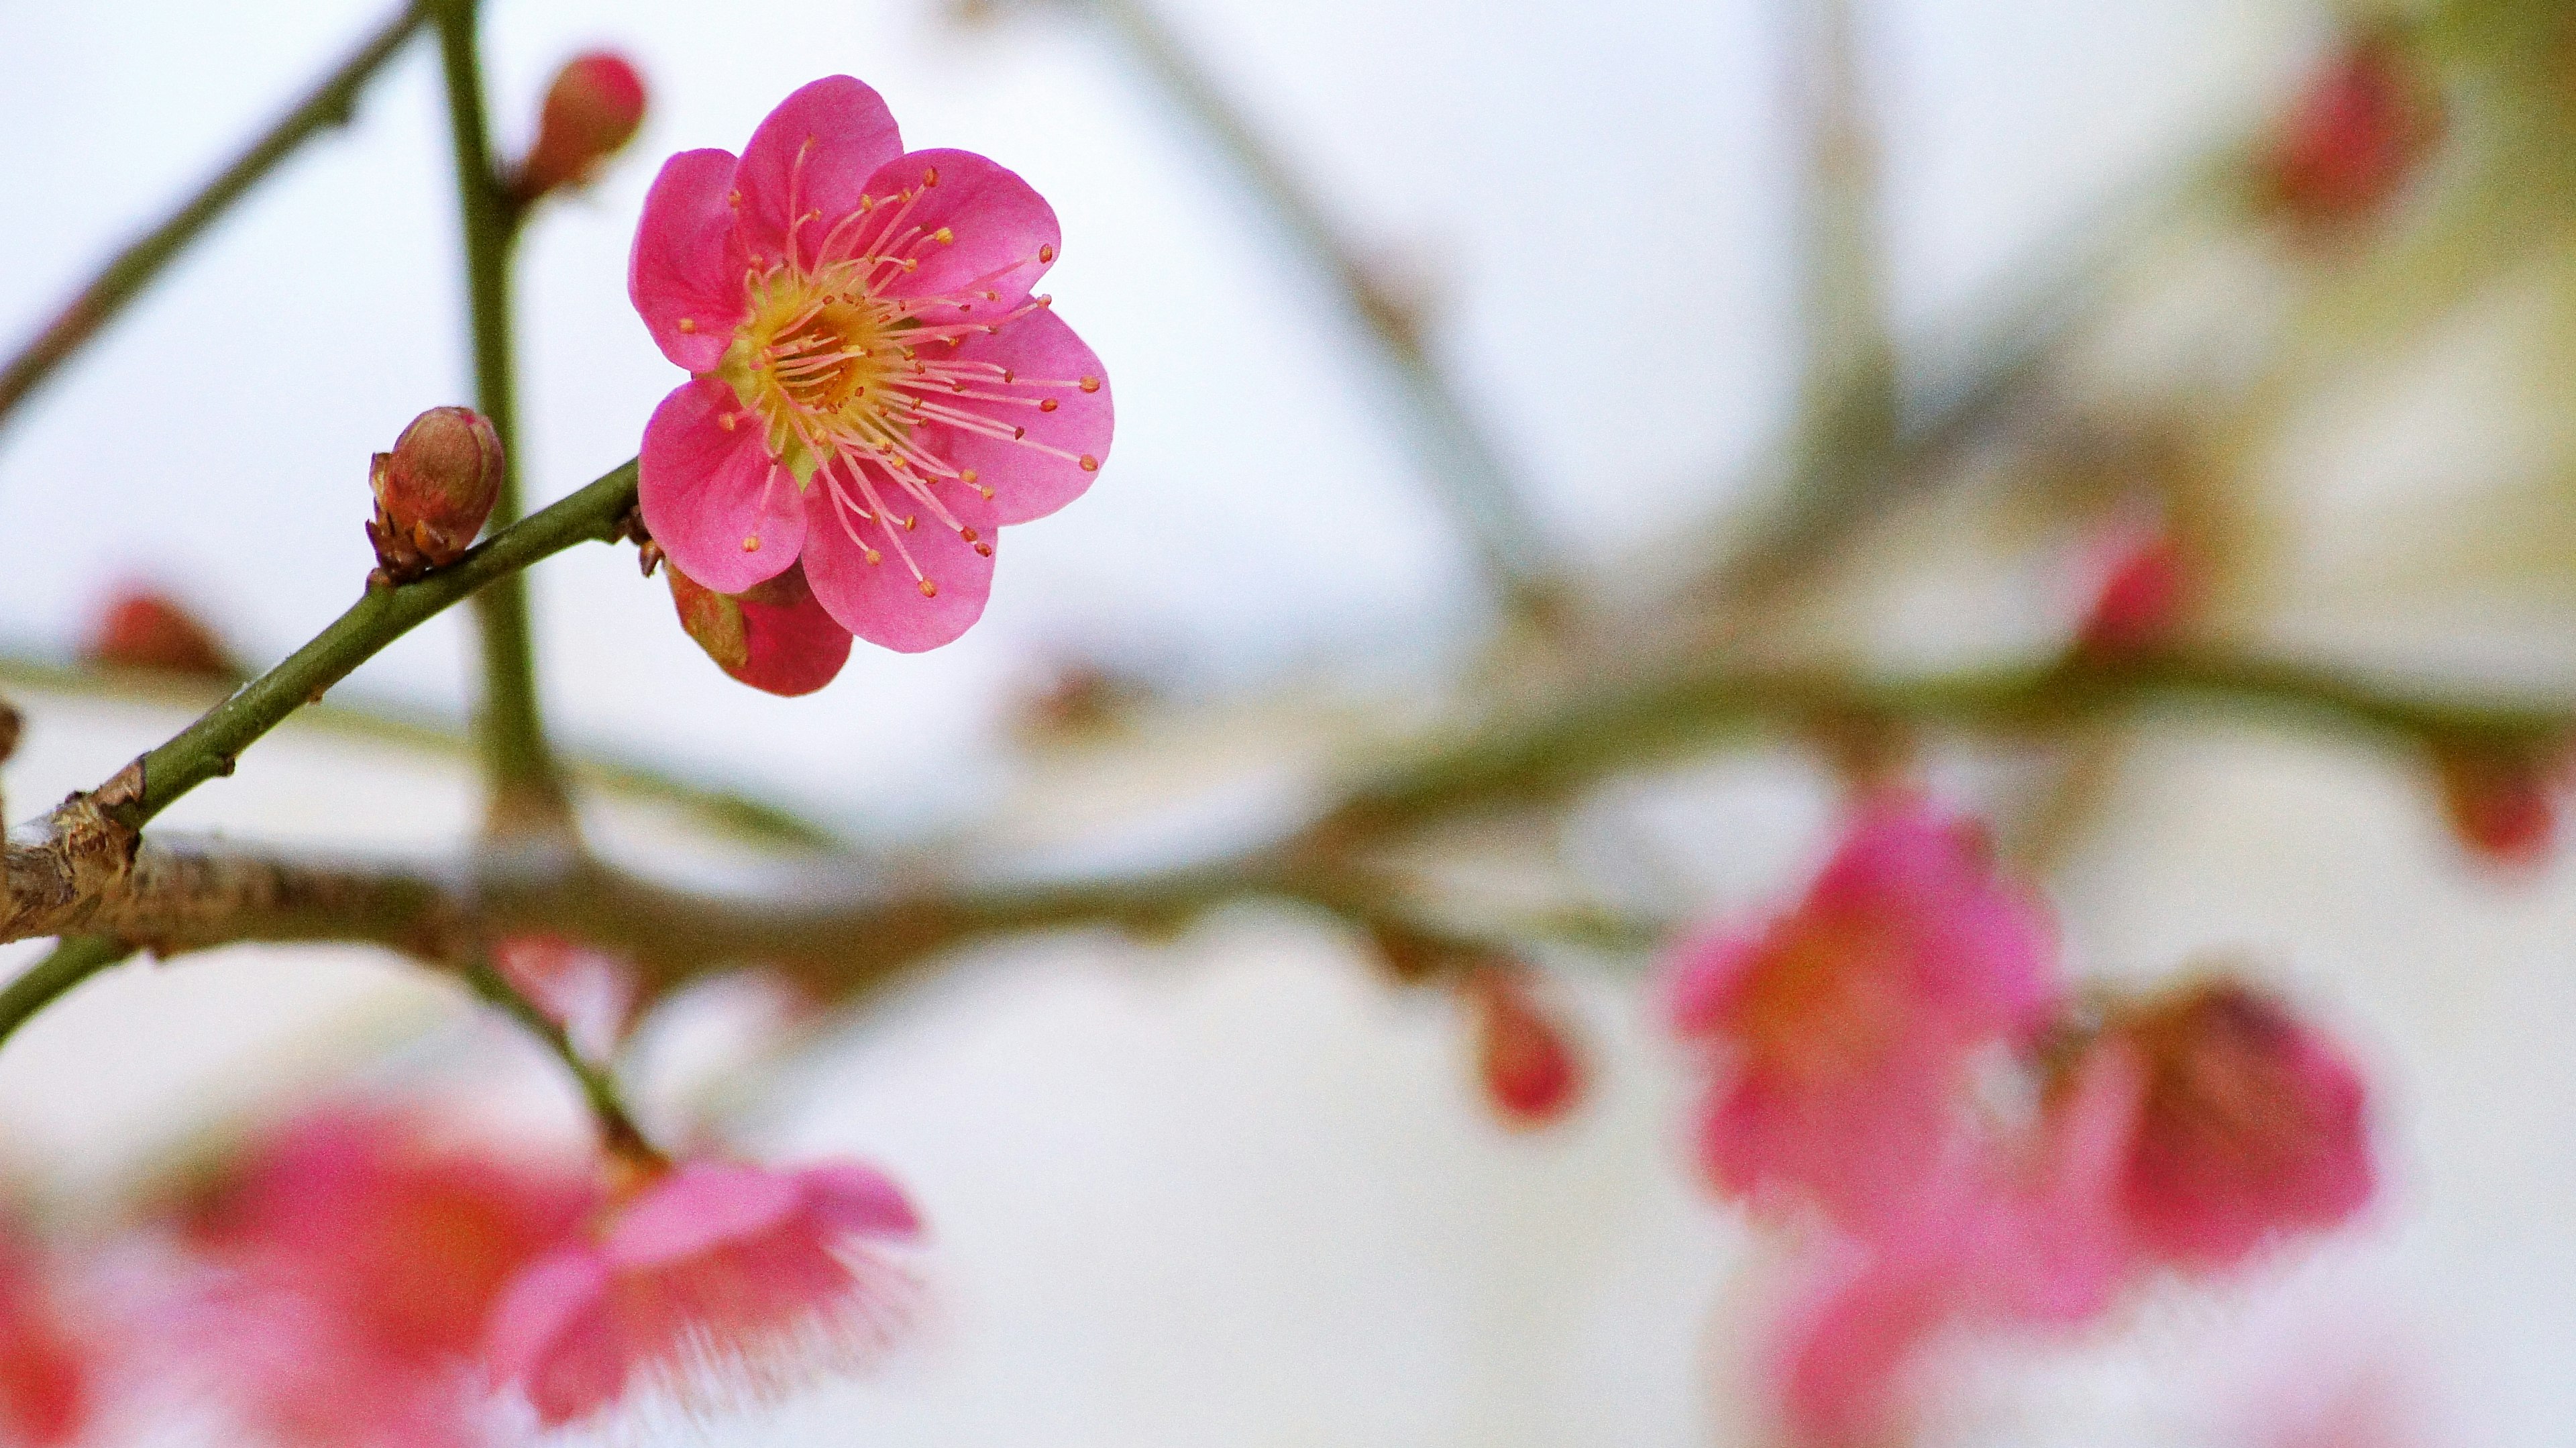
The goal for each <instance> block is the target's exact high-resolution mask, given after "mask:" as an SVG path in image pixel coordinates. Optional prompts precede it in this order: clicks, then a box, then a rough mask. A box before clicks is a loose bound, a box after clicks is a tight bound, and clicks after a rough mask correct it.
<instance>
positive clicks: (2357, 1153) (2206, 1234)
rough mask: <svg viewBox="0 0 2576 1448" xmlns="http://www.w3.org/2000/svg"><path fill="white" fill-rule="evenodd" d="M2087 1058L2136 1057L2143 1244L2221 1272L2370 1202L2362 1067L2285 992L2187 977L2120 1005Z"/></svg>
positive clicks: (2135, 1161)
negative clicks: (2301, 1017) (2297, 1013)
mask: <svg viewBox="0 0 2576 1448" xmlns="http://www.w3.org/2000/svg"><path fill="white" fill-rule="evenodd" d="M2088 1056H2089V1057H2090V1058H2092V1059H2091V1063H2090V1064H2089V1066H2088V1068H2087V1069H2100V1068H2101V1065H2102V1064H2103V1063H2104V1062H2106V1061H2108V1060H2114V1059H2118V1058H2123V1057H2125V1058H2127V1059H2128V1060H2129V1061H2130V1062H2132V1063H2133V1064H2131V1065H2130V1066H2129V1067H2128V1068H2127V1069H2128V1070H2129V1071H2130V1072H2131V1073H2132V1078H2133V1079H2134V1081H2135V1082H2136V1089H2135V1091H2134V1094H2133V1097H2132V1101H2133V1105H2132V1109H2131V1110H2130V1111H2129V1112H2128V1113H2127V1114H2126V1115H2125V1116H2123V1117H2122V1118H2120V1119H2119V1122H2118V1126H2119V1136H2118V1145H2119V1148H2120V1150H2121V1151H2122V1153H2123V1158H2122V1162H2123V1164H2122V1179H2121V1206H2122V1210H2123V1213H2124V1215H2125V1217H2126V1219H2127V1225H2128V1231H2129V1233H2130V1235H2131V1237H2132V1238H2133V1239H2134V1241H2135V1242H2136V1244H2137V1247H2138V1250H2139V1251H2141V1252H2142V1253H2144V1254H2146V1255H2148V1256H2150V1257H2153V1258H2156V1259H2159V1260H2163V1261H2167V1262H2171V1263H2174V1264H2176V1265H2179V1266H2184V1267H2192V1268H2201V1269H2211V1268H2224V1267H2228V1266H2232V1265H2234V1264H2235V1263H2237V1262H2240V1261H2242V1260H2243V1259H2245V1258H2246V1257H2247V1256H2249V1255H2251V1254H2252V1253H2253V1252H2255V1251H2256V1250H2257V1249H2259V1248H2261V1247H2262V1246H2263V1245H2265V1244H2266V1243H2267V1242H2270V1241H2272V1240H2274V1239H2275V1238H2277V1237H2279V1236H2281V1235H2283V1234H2285V1233H2288V1232H2292V1231H2299V1230H2314V1229H2321V1228H2327V1227H2333V1226H2337V1225H2340V1224H2341V1223H2343V1222H2344V1221H2345V1220H2347V1219H2348V1218H2350V1217H2351V1216H2352V1215H2353V1214H2354V1213H2356V1212H2358V1211H2360V1210H2361V1208H2362V1207H2363V1206H2365V1205H2367V1204H2368V1202H2369V1201H2370V1198H2371V1195H2372V1193H2373V1190H2374V1187H2375V1184H2376V1178H2377V1173H2376V1171H2375V1168H2374V1165H2373V1162H2372V1157H2371V1148H2370V1133H2369V1123H2368V1119H2367V1113H2366V1110H2365V1092H2364V1089H2363V1085H2362V1078H2361V1073H2360V1071H2359V1070H2358V1069H2356V1068H2355V1067H2354V1065H2353V1063H2352V1062H2351V1060H2350V1059H2349V1058H2348V1057H2347V1056H2345V1054H2344V1053H2343V1051H2342V1049H2341V1048H2340V1047H2338V1046H2337V1045H2336V1044H2335V1043H2334V1042H2333V1041H2331V1040H2330V1039H2328V1038H2327V1037H2326V1036H2325V1035H2323V1034H2322V1033H2320V1032H2318V1031H2316V1030H2314V1029H2312V1028H2310V1027H2308V1026H2306V1025H2304V1024H2302V1023H2301V1022H2300V1021H2298V1020H2297V1019H2296V1018H2295V1017H2294V1016H2292V1015H2291V1013H2290V1011H2289V1009H2288V1008H2287V1007H2286V1006H2284V1005H2283V1004H2282V1003H2281V1002H2279V1001H2277V1000H2274V999H2272V998H2271V997H2269V996H2267V995H2264V994H2262V993H2260V992H2257V991H2255V990H2253V989H2250V988H2248V987H2246V986H2244V985H2241V984H2238V983H2236V982H2233V981H2226V980H2218V981H2207V982H2201V983H2197V984H2192V985H2187V986H2184V987H2181V988H2179V989H2176V990H2173V991H2170V992H2167V993H2166V994H2165V995H2164V996H2162V997H2159V998H2156V999H2152V1000H2149V1001H2146V1002H2142V1003H2140V1004H2139V1005H2137V1006H2135V1007H2133V1008H2131V1009H2129V1010H2126V1011H2122V1012H2120V1013H2118V1014H2116V1015H2115V1016H2114V1018H2113V1019H2112V1021H2111V1022H2110V1023H2109V1024H2108V1025H2107V1026H2106V1027H2105V1029H2104V1030H2103V1031H2102V1033H2101V1034H2100V1036H2099V1037H2098V1038H2097V1039H2096V1040H2095V1041H2094V1043H2093V1045H2092V1047H2091V1048H2090V1050H2089V1052H2088Z"/></svg>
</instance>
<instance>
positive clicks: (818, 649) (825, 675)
mask: <svg viewBox="0 0 2576 1448" xmlns="http://www.w3.org/2000/svg"><path fill="white" fill-rule="evenodd" d="M662 572H663V573H664V574H665V575H666V576H668V577H669V578H670V580H671V604H672V606H673V607H674V608H676V609H678V610H679V613H680V627H681V628H683V629H685V630H687V631H688V635H689V637H690V638H693V639H695V640H697V641H698V647H699V648H702V649H704V650H706V651H707V657H708V658H711V659H713V660H715V661H716V667H717V668H720V669H722V670H724V671H725V672H726V673H728V674H730V675H732V676H733V677H734V678H736V679H738V680H740V681H742V682H743V683H746V684H749V685H751V686H752V687H753V688H755V689H760V690H763V691H765V692H768V693H772V694H783V695H789V696H794V695H797V694H810V693H813V692H814V691H815V690H817V689H819V688H822V687H823V686H824V685H825V684H828V683H830V682H832V680H833V678H834V677H835V676H836V675H838V674H839V673H840V672H841V666H842V665H843V664H845V663H848V662H849V659H850V631H849V630H848V629H845V628H843V627H841V626H840V625H839V624H837V623H835V622H833V621H832V616H831V615H830V614H829V613H826V612H824V610H823V605H822V603H821V602H820V601H818V600H817V599H816V598H815V597H814V590H813V589H812V588H811V587H809V586H807V584H806V582H805V565H804V564H802V563H795V564H790V565H789V566H788V569H787V571H786V572H784V573H781V574H779V575H778V576H777V577H775V578H772V579H769V580H767V581H765V582H762V583H756V584H754V585H752V586H751V587H750V588H748V589H745V590H744V591H742V592H741V593H732V594H727V593H718V592H716V591H715V590H714V589H712V588H709V587H707V586H706V585H705V584H702V583H700V582H698V581H697V580H696V579H694V578H691V577H690V576H689V575H687V574H685V573H682V572H681V571H680V566H679V565H678V564H677V563H674V562H672V561H670V560H669V559H667V558H666V559H664V560H663V567H662Z"/></svg>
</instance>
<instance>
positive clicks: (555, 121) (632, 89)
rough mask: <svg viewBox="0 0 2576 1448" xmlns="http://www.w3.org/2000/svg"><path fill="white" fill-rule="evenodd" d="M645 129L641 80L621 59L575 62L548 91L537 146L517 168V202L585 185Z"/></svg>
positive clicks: (602, 55) (592, 57)
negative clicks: (601, 164) (557, 190)
mask: <svg viewBox="0 0 2576 1448" xmlns="http://www.w3.org/2000/svg"><path fill="white" fill-rule="evenodd" d="M643 124H644V78H643V77H642V76H640V75H638V74H636V72H635V67H634V66H632V65H630V64H628V63H627V61H626V58H625V57H624V56H620V55H613V54H610V53H609V52H607V51H604V50H594V51H591V52H590V53H589V54H587V55H578V56H575V57H573V58H572V59H571V60H570V61H568V62H566V63H565V65H564V68H563V69H561V70H559V71H557V72H555V83H554V84H553V85H552V86H549V87H547V89H546V105H545V110H544V112H543V113H542V114H541V115H540V116H539V118H538V120H537V140H536V144H534V145H532V146H530V147H529V148H528V156H527V159H526V160H524V161H522V162H520V163H519V178H518V192H519V197H520V199H521V200H524V201H533V200H535V199H536V198H537V197H540V196H543V195H545V194H546V193H547V192H549V191H553V190H556V189H558V188H560V187H564V186H579V185H582V184H584V183H586V182H588V181H589V180H590V178H591V176H592V174H593V173H595V172H596V171H598V169H599V167H600V163H602V162H604V161H606V160H607V159H608V158H609V157H611V156H614V155H616V154H617V153H618V152H619V151H620V150H622V149H624V147H625V145H626V143H627V142H629V141H631V140H634V139H635V132H636V129H637V128H638V127H640V126H642V125H643Z"/></svg>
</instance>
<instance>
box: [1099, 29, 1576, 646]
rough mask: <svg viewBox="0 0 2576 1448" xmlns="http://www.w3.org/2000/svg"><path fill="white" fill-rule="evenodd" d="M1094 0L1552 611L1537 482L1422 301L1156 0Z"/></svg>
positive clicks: (1522, 579) (1541, 604) (1484, 539)
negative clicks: (1229, 91)
mask: <svg viewBox="0 0 2576 1448" xmlns="http://www.w3.org/2000/svg"><path fill="white" fill-rule="evenodd" d="M1087 3H1088V4H1089V6H1090V8H1092V9H1093V10H1095V11H1097V12H1098V13H1099V14H1100V15H1101V16H1102V17H1104V18H1105V19H1107V20H1108V21H1109V23H1110V26H1111V28H1112V29H1113V30H1114V31H1115V32H1116V33H1117V35H1118V37H1119V39H1120V40H1122V41H1124V42H1125V43H1126V46H1127V49H1128V51H1129V53H1130V54H1132V55H1133V56H1134V57H1135V58H1136V60H1137V61H1138V62H1139V63H1141V64H1142V65H1143V66H1144V68H1145V69H1146V71H1147V72H1148V73H1149V74H1151V75H1152V76H1153V78H1154V80H1155V81H1156V82H1157V83H1159V84H1160V85H1161V86H1162V88H1163V90H1164V92H1165V94H1167V95H1168V96H1169V97H1170V98H1171V99H1172V100H1173V101H1174V102H1175V103H1176V104H1178V105H1179V106H1180V108H1181V109H1182V110H1183V111H1185V112H1187V113H1188V115H1189V117H1190V119H1191V120H1192V121H1194V122H1196V123H1197V125H1198V127H1199V130H1200V132H1201V134H1202V135H1203V136H1204V137H1205V138H1206V139H1207V140H1208V141H1209V142H1210V143H1211V144H1213V145H1214V146H1215V148H1216V150H1217V151H1218V152H1219V153H1220V154H1221V155H1222V156H1223V157H1224V158H1225V160H1226V161H1227V162H1228V163H1229V164H1230V165H1231V166H1232V167H1233V169H1234V171H1235V174H1236V175H1237V176H1239V177H1240V178H1241V179H1242V181H1243V183H1244V184H1245V186H1246V187H1248V188H1249V189H1250V190H1251V192H1252V194H1253V196H1254V198H1255V199H1256V200H1258V201H1259V202H1260V203H1261V204H1262V206H1263V207H1264V209H1266V210H1267V211H1268V212H1269V214H1270V219H1271V220H1272V222H1273V223H1275V224H1276V225H1277V226H1278V228H1279V229H1280V231H1281V232H1282V233H1284V234H1285V235H1286V236H1287V237H1288V238H1289V240H1291V241H1292V242H1294V243H1295V244H1296V245H1297V247H1298V248H1299V249H1300V250H1302V251H1304V252H1305V253H1306V255H1307V257H1308V258H1309V259H1310V260H1311V261H1312V262H1313V263H1314V264H1315V266H1316V267H1317V268H1318V269H1319V270H1320V271H1322V272H1323V273H1324V275H1325V276H1326V278H1328V279H1329V280H1330V281H1332V282H1333V284H1334V285H1335V287H1336V288H1337V289H1338V290H1339V291H1340V293H1341V295H1342V298H1343V300H1344V301H1345V302H1347V303H1348V305H1349V308H1350V312H1351V316H1352V319H1353V320H1355V321H1357V322H1358V323H1359V324H1360V327H1361V329H1362V331H1363V332H1364V333H1365V334H1366V336H1367V337H1368V339H1369V341H1370V342H1371V343H1372V344H1373V345H1374V347H1375V349H1376V351H1377V354H1378V357H1379V360H1380V361H1381V362H1383V363H1384V364H1385V365H1386V367H1387V369H1388V370H1389V371H1390V372H1392V373H1393V374H1394V376H1395V378H1396V380H1397V382H1398V383H1399V384H1400V386H1401V387H1402V389H1403V394H1404V401H1405V403H1406V405H1407V408H1408V409H1409V410H1410V412H1411V413H1412V415H1413V418H1414V421H1415V423H1416V424H1417V427H1418V431H1419V434H1420V436H1419V438H1418V442H1419V449H1418V451H1419V455H1420V459H1421V461H1422V463H1423V465H1424V466H1425V467H1427V468H1428V469H1429V471H1430V473H1431V475H1432V477H1433V479H1434V480H1435V481H1436V482H1437V483H1438V484H1439V487H1440V497H1441V501H1442V503H1443V504H1445V505H1446V507H1447V508H1448V510H1449V512H1450V514H1451V516H1452V518H1453V520H1454V521H1455V522H1456V523H1457V525H1458V526H1459V528H1460V530H1461V531H1462V532H1463V533H1464V534H1465V535H1466V537H1467V539H1468V541H1469V542H1470V543H1471V544H1472V545H1473V546H1474V548H1475V551H1476V554H1477V556H1478V558H1479V560H1480V561H1481V563H1482V565H1483V568H1484V571H1485V573H1486V574H1487V575H1488V577H1489V579H1490V580H1491V582H1492V584H1493V586H1494V587H1495V588H1496V589H1498V590H1499V591H1500V592H1501V594H1502V595H1503V601H1504V603H1505V604H1506V606H1508V607H1510V608H1511V609H1513V610H1514V611H1515V612H1517V613H1520V614H1522V615H1524V616H1533V617H1544V616H1546V615H1547V614H1548V613H1549V611H1550V610H1551V609H1552V608H1553V606H1554V602H1555V595H1556V587H1557V585H1556V582H1555V580H1554V579H1553V577H1552V576H1551V572H1550V570H1551V568H1552V565H1553V560H1552V559H1551V557H1550V556H1549V549H1548V547H1547V544H1546V540H1545V535H1544V533H1543V531H1542V529H1541V527H1540V525H1539V523H1538V521H1537V520H1536V519H1535V518H1533V517H1532V516H1531V514H1530V511H1529V501H1528V497H1529V495H1528V491H1527V489H1526V487H1525V486H1524V484H1523V483H1522V482H1521V480H1520V479H1518V478H1517V477H1515V476H1514V475H1513V470H1512V468H1511V467H1510V465H1509V464H1508V463H1506V462H1505V461H1504V460H1503V457H1502V455H1501V453H1500V452H1499V451H1498V450H1497V449H1496V448H1495V446H1494V444H1493V441H1492V439H1491V438H1490V437H1489V436H1488V434H1487V433H1486V431H1485V430H1484V428H1483V427H1481V426H1480V425H1479V424H1478V423H1477V422H1476V420H1475V419H1474V418H1473V417H1472V416H1471V415H1470V414H1469V413H1468V411H1467V408H1466V406H1465V404H1464V403H1463V402H1462V401H1461V399H1460V398H1459V396H1458V393H1457V390H1456V389H1455V387H1453V386H1452V385H1451V383H1450V380H1449V378H1448V376H1447V374H1446V373H1444V372H1443V371H1442V369H1441V367H1440V365H1439V363H1438V362H1436V361H1435V360H1434V359H1433V358H1432V356H1431V354H1430V352H1429V351H1428V350H1427V349H1426V348H1425V347H1424V345H1423V339H1422V324H1421V319H1420V318H1419V317H1418V316H1417V315H1416V314H1415V312H1414V309H1413V308H1412V306H1410V305H1409V304H1408V303H1407V302H1406V301H1405V300H1404V299H1402V298H1399V297H1398V296H1396V295H1395V294H1394V292H1393V290H1392V289H1391V288H1390V287H1389V286H1388V284H1387V283H1386V281H1385V280H1384V279H1383V278H1382V277H1381V276H1380V275H1379V274H1378V272H1377V271H1376V270H1375V269H1373V268H1372V267H1371V266H1370V265H1369V264H1368V262H1367V261H1366V260H1364V259H1363V258H1362V256H1361V254H1360V252H1359V249H1358V248H1357V247H1356V246H1354V245H1353V244H1352V243H1351V242H1350V240H1349V239H1348V238H1347V237H1346V236H1344V235H1343V233H1342V231H1341V230H1340V228H1339V226H1338V225H1337V223H1336V222H1335V221H1334V220H1333V218H1332V217H1331V216H1330V215H1329V214H1328V213H1327V212H1326V211H1325V209H1324V206H1323V204H1322V203H1321V202H1320V201H1319V200H1317V199H1316V197H1315V194H1314V193H1313V191H1312V190H1310V189H1309V188H1308V187H1307V186H1306V184H1305V183H1304V182H1303V181H1302V180H1300V179H1299V178H1298V177H1297V175H1296V173H1295V172H1294V171H1292V170H1291V169H1290V168H1289V167H1288V165H1287V163H1286V162H1285V161H1283V160H1281V159H1280V157H1279V156H1278V154H1277V153H1276V152H1274V151H1273V150H1272V149H1271V148H1270V146H1269V144H1268V143H1267V142H1265V141H1264V140H1263V139H1262V138H1261V136H1260V134H1259V133H1258V132H1257V131H1255V130H1254V128H1253V126H1252V124H1251V122H1250V121H1248V120H1247V119H1246V118H1245V117H1244V115H1243V113H1242V111H1241V110H1240V109H1239V108H1237V107H1236V106H1235V104H1234V103H1233V101H1231V100H1230V99H1228V98H1227V96H1226V94H1225V91H1224V89H1223V88H1222V87H1221V86H1220V85H1219V84H1218V83H1217V81H1216V78H1215V77H1214V76H1213V75H1211V74H1210V73H1209V72H1208V71H1207V69H1206V68H1205V67H1203V66H1201V65H1200V64H1199V63H1198V61H1197V60H1196V59H1195V58H1194V57H1192V56H1191V54H1190V53H1189V50H1188V48H1187V47H1186V46H1185V45H1183V44H1182V43H1181V41H1180V39H1179V38H1178V37H1176V36H1175V35H1173V34H1172V32H1171V30H1170V29H1169V28H1168V27H1167V26H1165V25H1164V23H1163V21H1162V18H1161V17H1160V16H1159V15H1158V14H1156V13H1155V11H1154V9H1153V8H1152V6H1151V5H1150V4H1148V3H1147V0H1087Z"/></svg>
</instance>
